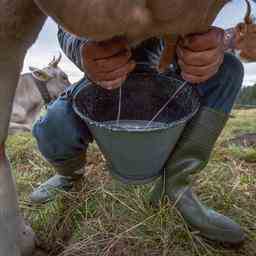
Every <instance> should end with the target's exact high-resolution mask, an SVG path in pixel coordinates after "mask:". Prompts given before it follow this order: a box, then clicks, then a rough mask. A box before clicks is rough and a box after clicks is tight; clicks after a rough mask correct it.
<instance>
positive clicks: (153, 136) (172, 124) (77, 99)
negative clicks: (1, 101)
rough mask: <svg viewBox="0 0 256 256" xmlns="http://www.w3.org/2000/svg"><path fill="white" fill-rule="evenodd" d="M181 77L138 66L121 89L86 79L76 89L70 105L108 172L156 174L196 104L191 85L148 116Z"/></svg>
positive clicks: (135, 177)
mask: <svg viewBox="0 0 256 256" xmlns="http://www.w3.org/2000/svg"><path fill="white" fill-rule="evenodd" d="M183 82H184V81H181V80H180V79H178V78H177V77H176V75H175V74H173V73H166V74H158V73H157V72H156V71H154V70H153V69H150V68H148V67H146V66H139V67H138V68H137V70H136V71H135V72H133V73H132V74H130V75H129V77H128V79H127V81H126V82H125V83H124V84H123V85H122V91H121V92H122V94H120V90H119V89H117V90H113V91H108V90H105V89H102V88H101V87H99V86H97V85H94V84H92V83H88V84H87V86H85V87H83V88H81V89H80V90H79V91H78V92H77V93H76V95H75V96H74V99H73V107H74V110H75V112H76V113H77V114H78V115H79V116H80V117H81V118H82V119H83V120H84V121H85V122H86V124H87V125H88V127H89V129H90V131H91V133H92V134H93V136H94V138H95V139H96V141H97V143H98V145H99V147H100V149H101V151H102V153H103V154H104V156H105V157H106V159H107V160H108V161H109V164H110V172H111V174H112V175H113V176H114V177H116V178H118V179H119V180H121V181H122V182H124V183H132V184H142V183H148V182H151V181H152V180H154V179H155V178H157V177H159V176H160V175H161V174H162V171H163V167H164V164H165V162H166V161H167V159H168V157H169V156H170V154H171V152H172V150H173V149H174V147H175V144H176V143H177V141H178V139H179V137H180V135H181V133H182V131H183V129H184V127H185V125H186V123H187V122H188V121H189V120H190V119H191V118H192V117H193V115H194V114H195V113H196V112H197V111H198V109H199V106H200V103H199V97H198V95H197V93H196V91H195V90H194V89H193V88H192V86H190V85H186V86H185V87H184V88H183V89H182V90H181V92H180V93H179V95H178V96H177V97H175V98H174V99H173V100H172V101H171V102H170V103H169V104H168V105H167V106H166V107H165V109H163V110H162V111H161V113H159V115H158V116H157V118H156V119H155V120H154V122H151V123H149V122H150V121H151V120H152V118H153V117H154V116H155V115H156V113H157V112H159V110H160V109H161V107H162V106H163V105H164V104H165V103H166V102H167V101H168V99H169V98H170V97H171V96H172V95H173V94H174V93H175V92H176V91H177V89H178V88H179V87H180V86H181V85H182V84H183ZM120 96H121V104H120V106H121V108H120V109H119V107H120V106H119V103H120ZM118 113H119V114H118ZM118 115H120V116H119V117H118ZM119 118H120V120H119ZM117 119H118V120H117ZM149 124H150V125H149Z"/></svg>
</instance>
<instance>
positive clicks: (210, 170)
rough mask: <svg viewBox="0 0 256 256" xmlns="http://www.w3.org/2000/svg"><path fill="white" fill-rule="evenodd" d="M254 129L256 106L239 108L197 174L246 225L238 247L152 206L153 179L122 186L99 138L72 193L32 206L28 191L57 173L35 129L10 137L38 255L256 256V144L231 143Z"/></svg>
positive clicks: (198, 185) (208, 192)
mask: <svg viewBox="0 0 256 256" xmlns="http://www.w3.org/2000/svg"><path fill="white" fill-rule="evenodd" d="M251 132H255V133H256V110H254V109H251V110H236V111H234V112H233V117H232V118H231V119H230V121H229V122H228V125H227V126H226V128H225V130H224V132H223V133H222V136H221V138H220V139H219V141H218V143H217V145H216V147H215V150H214V153H213V155H212V158H211V161H210V163H209V165H208V167H207V168H206V169H205V170H204V171H202V172H201V173H200V174H199V175H197V176H196V177H194V190H195V192H196V193H197V194H198V196H199V197H200V199H201V200H202V201H203V202H204V203H205V204H207V205H208V206H210V207H213V208H214V209H216V210H218V211H219V212H221V213H224V214H225V215H227V216H230V217H232V218H233V219H234V220H236V221H237V222H238V223H240V224H241V225H242V227H243V229H244V230H245V232H246V234H247V240H246V242H245V244H244V245H243V246H241V247H235V248H234V247H228V246H226V245H222V244H216V243H214V242H211V241H206V240H204V239H202V238H201V237H200V236H198V233H197V232H196V231H193V232H191V231H190V230H189V227H188V226H187V225H186V223H185V222H184V220H183V219H182V217H181V216H180V214H179V213H178V212H177V211H176V209H175V207H174V202H168V201H166V202H165V203H164V204H163V205H162V206H161V208H160V209H154V208H152V207H151V206H150V204H149V201H148V197H149V193H150V190H151V188H152V184H151V185H145V186H124V185H121V184H119V183H118V182H115V181H113V179H112V178H111V177H110V176H109V175H108V171H107V167H106V164H105V160H104V158H103V156H102V155H101V153H100V152H99V150H98V148H97V146H96V145H95V144H92V145H91V146H90V148H89V152H88V164H87V166H86V174H85V177H84V179H83V180H82V181H81V182H79V183H77V184H76V185H75V187H74V189H73V190H72V192H71V193H61V194H60V195H59V196H58V197H57V199H56V200H55V201H53V202H50V203H47V204H44V205H32V204H31V203H30V202H29V197H28V195H29V193H30V192H31V191H32V189H33V188H34V187H36V186H38V184H40V183H41V182H43V181H45V180H46V179H47V178H48V177H50V176H51V175H53V173H54V171H53V169H52V168H51V166H50V165H49V164H47V163H46V161H45V160H44V159H43V158H42V156H41V155H40V153H39V152H38V150H37V148H36V144H35V141H34V139H33V138H32V136H31V135H30V134H19V135H14V136H11V137H9V139H8V155H9V158H10V160H11V164H12V167H13V170H14V176H15V177H16V181H17V190H18V194H19V199H20V207H21V210H22V213H23V214H24V216H25V218H26V220H27V222H29V223H30V224H31V225H32V227H33V229H34V230H35V231H36V233H37V235H38V247H39V248H40V249H41V254H40V253H39V254H38V255H52V256H73V255H76V256H89V255H90V256H91V255H92V256H172V255H175V256H199V255H201V256H205V255H212V256H245V255H247V256H256V146H254V147H253V146H250V147H244V146H241V145H234V144H230V143H228V140H229V139H230V138H232V137H234V136H237V135H241V134H244V133H251ZM43 252H44V253H43Z"/></svg>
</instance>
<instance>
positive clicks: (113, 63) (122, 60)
mask: <svg viewBox="0 0 256 256" xmlns="http://www.w3.org/2000/svg"><path fill="white" fill-rule="evenodd" d="M131 56H132V53H131V51H129V50H127V51H124V52H120V53H118V54H117V55H115V56H113V57H111V58H106V59H101V60H97V61H96V65H97V67H98V68H97V69H98V71H101V72H111V71H114V70H116V69H118V68H120V67H122V66H124V65H125V64H127V63H128V62H129V60H130V58H131Z"/></svg>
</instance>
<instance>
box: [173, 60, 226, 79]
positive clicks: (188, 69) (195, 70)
mask: <svg viewBox="0 0 256 256" xmlns="http://www.w3.org/2000/svg"><path fill="white" fill-rule="evenodd" d="M222 62H223V56H219V57H218V58H216V60H215V61H214V62H212V63H211V64H209V65H204V66H194V65H187V64H186V63H184V62H183V61H182V60H181V59H179V60H178V64H179V66H180V68H181V70H182V71H183V72H184V73H186V74H193V75H195V76H205V75H207V74H212V73H214V72H215V71H216V69H218V68H219V67H220V65H221V64H222Z"/></svg>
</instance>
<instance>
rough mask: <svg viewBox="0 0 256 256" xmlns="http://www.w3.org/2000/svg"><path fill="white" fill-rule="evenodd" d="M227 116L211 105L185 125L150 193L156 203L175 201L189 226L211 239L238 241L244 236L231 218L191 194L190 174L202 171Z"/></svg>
mask: <svg viewBox="0 0 256 256" xmlns="http://www.w3.org/2000/svg"><path fill="white" fill-rule="evenodd" d="M227 119H228V116H227V115H226V114H224V113H220V112H217V111H215V110H213V109H210V108H202V109H201V110H200V111H199V113H198V114H197V115H196V116H195V117H194V118H193V119H192V121H191V122H190V123H189V124H188V125H187V126H186V128H185V130H184V132H183V134H182V138H181V139H180V140H179V142H178V144H177V146H176V148H175V151H174V153H173V154H172V155H171V157H170V159H169V160H168V161H167V164H166V169H165V177H164V178H162V180H160V181H159V182H158V183H157V184H156V186H155V188H154V191H153V193H152V197H151V199H152V203H153V204H157V203H159V201H160V200H161V199H162V196H163V195H167V196H168V197H169V199H170V200H172V201H174V202H176V208H177V209H178V210H179V212H180V213H181V214H182V216H183V218H184V219H185V220H186V222H187V223H188V224H189V225H190V226H191V227H192V229H194V230H197V231H199V232H200V235H201V236H203V237H206V238H208V239H211V240H215V241H219V242H224V243H230V244H240V243H242V242H243V241H244V239H245V235H244V233H243V231H242V230H241V228H240V226H239V225H238V224H236V223H235V222H234V221H232V220H231V219H229V218H227V217H225V216H224V215H221V214H219V213H217V212H215V211H214V210H212V209H209V208H207V207H205V206H204V205H202V203H201V202H200V201H199V200H198V198H197V197H196V195H194V194H193V193H192V190H191V185H190V175H192V174H194V173H197V172H199V171H200V170H202V169H203V168H204V167H205V166H206V164H207V163H208V160H209V157H210V154H211V151H212V149H213V146H214V144H215V142H216V140H217V139H218V137H219V135H220V133H221V131H222V129H223V127H224V126H225V124H226V121H227Z"/></svg>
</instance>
